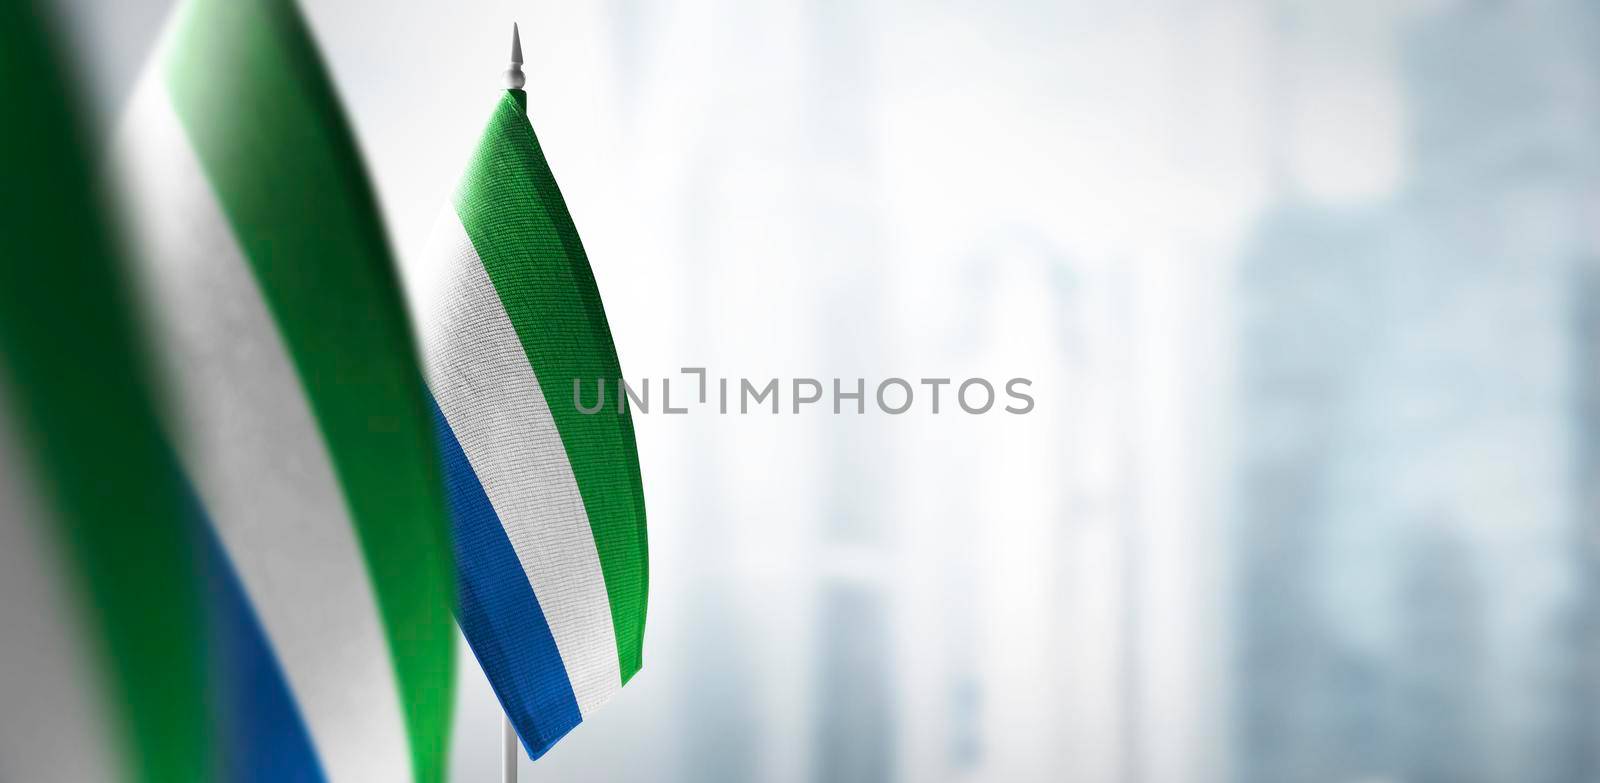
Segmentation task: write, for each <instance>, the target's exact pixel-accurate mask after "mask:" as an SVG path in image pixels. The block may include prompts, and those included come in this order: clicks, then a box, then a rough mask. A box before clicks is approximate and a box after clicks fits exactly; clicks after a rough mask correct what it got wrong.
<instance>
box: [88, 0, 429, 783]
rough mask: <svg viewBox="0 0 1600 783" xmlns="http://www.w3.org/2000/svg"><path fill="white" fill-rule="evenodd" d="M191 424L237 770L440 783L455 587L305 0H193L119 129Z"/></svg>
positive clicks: (185, 444)
mask: <svg viewBox="0 0 1600 783" xmlns="http://www.w3.org/2000/svg"><path fill="white" fill-rule="evenodd" d="M115 157H116V159H117V162H118V164H119V167H120V168H121V172H120V174H121V176H122V180H123V185H124V189H125V195H126V201H127V204H128V206H129V207H130V223H131V228H132V229H133V231H134V233H135V236H136V238H137V239H138V240H139V246H140V249H141V251H142V252H141V262H140V264H139V275H138V278H139V280H138V282H139V284H140V289H141V291H140V293H141V294H142V300H143V305H144V312H145V313H146V315H147V317H148V318H149V321H150V324H151V333H152V340H151V341H152V344H153V346H154V354H155V355H156V358H157V360H158V364H159V365H160V367H161V369H162V370H163V372H162V376H161V379H162V383H163V386H164V389H165V391H166V392H167V394H168V397H167V399H166V400H165V402H166V406H165V407H166V410H167V412H168V414H169V415H168V417H167V420H166V423H167V427H168V430H169V432H170V434H171V436H172V439H173V441H174V442H175V444H176V449H177V452H178V454H179V458H180V461H181V463H182V467H183V469H184V472H185V475H186V477H187V478H188V480H189V482H190V483H191V485H192V486H193V489H194V493H195V495H196V497H197V499H198V504H199V506H200V509H201V512H202V513H203V514H204V516H205V517H206V518H207V519H208V520H209V522H210V525H209V530H210V532H211V534H212V535H213V536H214V537H213V538H212V539H211V543H212V544H213V548H214V551H215V552H217V553H218V556H219V557H218V559H219V560H220V562H221V567H222V573H221V574H220V575H219V576H217V577H216V584H218V585H219V586H220V587H221V588H223V594H222V596H221V598H220V599H219V606H218V607H217V610H218V614H219V615H220V617H219V619H218V620H217V622H218V623H219V625H221V626H222V633H221V636H222V639H221V644H222V645H223V647H222V649H220V650H219V652H218V655H217V657H218V659H219V661H220V666H221V667H222V676H221V678H220V680H221V682H220V684H219V688H220V689H221V693H222V697H221V700H222V711H223V713H224V716H223V717H224V720H223V722H222V724H221V726H220V728H219V731H220V732H222V733H223V735H224V737H223V751H222V755H223V756H224V759H225V761H224V763H225V764H226V774H227V776H228V777H229V778H230V779H233V780H291V779H292V780H307V779H309V780H317V779H327V780H331V781H336V782H342V781H383V782H384V783H393V781H400V780H420V781H435V780H439V779H441V778H442V776H443V769H444V766H443V765H444V761H445V759H446V757H447V754H446V752H445V750H446V748H445V746H446V741H447V736H448V728H449V726H448V720H449V716H450V710H451V706H452V702H451V686H452V682H453V668H452V649H453V647H452V645H453V644H454V639H455V637H454V634H455V630H454V626H453V623H452V619H451V604H452V599H453V589H454V580H453V578H452V576H451V565H450V562H449V555H450V552H449V544H448V527H447V525H448V523H447V518H446V516H445V513H446V512H445V505H444V496H443V491H442V486H441V482H440V478H439V476H440V473H439V464H438V457H437V451H436V447H435V443H434V440H433V433H432V430H431V423H430V420H429V414H428V403H427V401H426V397H425V394H424V391H423V389H422V388H421V384H420V378H421V370H420V367H419V366H418V364H417V362H416V360H415V354H414V353H413V345H412V343H411V338H410V332H409V329H408V325H407V320H406V317H405V314H404V311H403V307H402V304H401V297H400V293H399V290H398V287H397V283H396V277H395V271H394V269H393V265H392V262H391V258H390V254H389V249H388V246H387V241H386V239H385V236H384V232H383V229H382V227H381V225H380V222H379V217H378V210H377V207H376V202H375V199H374V197H373V194H372V192H371V190H370V188H369V186H368V184H367V182H366V178H365V175H364V172H363V169H362V165H361V162H360V160H359V158H358V155H357V152H356V148H355V144H354V140H353V138H352V136H351V133H350V131H349V129H348V128H347V126H346V124H345V121H344V119H343V117H342V115H341V112H340V109H339V105H338V101H337V98H336V97H335V95H334V92H333V90H332V87H331V86H330V84H329V83H328V80H327V77H326V76H325V74H324V70H323V67H322V64H321V61H320V58H319V57H318V54H317V51H316V47H315V45H314V43H313V42H312V39H311V36H310V33H309V31H308V30H307V29H306V26H305V24H304V22H303V21H302V20H301V18H300V16H299V14H298V13H297V12H296V10H295V7H294V4H293V3H292V2H288V1H287V0H189V1H188V2H185V3H184V4H183V5H182V6H181V7H180V9H179V10H178V12H177V16H176V17H175V18H174V19H173V20H172V22H171V25H170V27H169V29H168V30H167V33H166V36H165V38H164V40H163V42H162V44H161V46H160V48H159V49H158V51H157V53H156V55H155V57H154V60H153V62H152V63H151V65H150V67H149V69H148V70H147V72H146V74H145V75H144V77H143V79H142V81H141V83H140V85H139V87H138V88H137V91H136V93H135V95H134V97H133V99H132V102H131V104H130V107H129V110H128V113H127V115H126V117H125V118H124V120H123V125H122V127H121V128H120V129H119V131H118V137H117V139H116V150H115Z"/></svg>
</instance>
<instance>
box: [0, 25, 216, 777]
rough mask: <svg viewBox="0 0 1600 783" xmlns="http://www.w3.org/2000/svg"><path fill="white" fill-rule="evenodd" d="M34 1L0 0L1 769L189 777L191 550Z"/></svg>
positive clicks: (195, 696) (195, 602)
mask: <svg viewBox="0 0 1600 783" xmlns="http://www.w3.org/2000/svg"><path fill="white" fill-rule="evenodd" d="M36 6H37V4H36V3H34V2H27V1H24V2H8V3H3V4H0V82H3V83H4V84H5V85H6V89H7V98H6V99H7V101H8V103H9V105H10V106H11V107H12V109H13V111H12V112H11V113H10V114H9V115H8V116H7V117H6V120H5V124H6V143H5V144H4V145H0V168H3V170H4V177H5V189H4V191H3V193H4V195H3V196H0V199H3V201H0V781H7V782H8V783H9V782H10V781H17V783H22V782H23V781H27V782H28V783H56V782H57V781H59V782H60V783H82V781H140V782H141V783H197V782H198V781H201V780H204V779H206V776H207V773H208V758H209V755H208V754H209V745H210V743H209V741H208V734H207V731H206V727H207V715H206V712H205V703H206V702H205V688H204V686H205V682H206V677H205V668H204V663H203V657H202V654H203V652H202V651H203V641H202V640H203V633H204V624H203V612H202V607H201V605H200V601H199V589H198V587H199V582H198V581H197V580H198V579H199V567H198V564H197V562H196V557H195V552H194V546H193V540H192V537H191V535H190V533H191V530H190V528H189V527H188V525H187V524H186V519H185V510H184V502H183V497H182V492H181V487H180V484H179V481H178V478H177V475H176V473H175V471H174V469H173V465H172V460H171V459H170V453H169V452H168V451H167V448H166V445H165V444H164V443H163V441H162V439H161V436H160V430H159V428H158V427H157V424H156V417H155V410H154V408H153V407H152V404H151V399H150V395H149V393H148V392H147V390H146V389H145V386H144V385H143V380H144V371H143V369H142V367H141V366H140V361H139V360H140V355H139V351H138V350H137V346H136V344H135V339H134V330H133V329H132V328H131V327H132V324H133V322H132V319H131V314H130V312H129V307H128V302H127V301H126V299H125V298H124V296H123V291H122V285H121V283H122V280H123V272H124V270H123V269H122V268H121V265H120V261H121V257H120V255H119V254H118V252H117V248H116V245H115V243H114V242H113V241H112V238H111V237H112V232H111V230H110V224H111V221H110V220H109V219H108V217H107V216H106V214H105V210H104V209H103V207H102V205H101V203H100V201H99V199H98V198H96V196H97V195H98V193H99V188H98V187H97V185H98V183H97V177H96V176H95V175H94V167H93V166H92V164H91V158H92V156H91V155H90V154H88V152H87V148H86V147H85V144H84V142H85V135H84V134H83V133H82V132H81V131H80V128H79V126H78V118H77V116H76V113H75V112H74V111H73V109H74V108H75V107H74V106H72V105H71V101H70V96H72V95H73V94H75V93H74V91H73V90H72V89H71V85H70V84H67V83H66V81H65V79H64V78H63V73H62V69H61V68H60V67H59V65H58V63H57V60H56V56H55V52H54V50H53V47H52V46H50V42H49V41H48V40H47V39H46V37H45V35H44V31H43V30H42V29H41V25H40V18H41V12H42V9H40V8H38V7H36Z"/></svg>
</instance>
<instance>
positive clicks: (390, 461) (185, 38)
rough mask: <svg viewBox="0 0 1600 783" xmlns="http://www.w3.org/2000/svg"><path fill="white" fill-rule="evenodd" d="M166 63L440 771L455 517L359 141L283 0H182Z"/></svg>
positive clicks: (416, 755)
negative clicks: (319, 439) (450, 522)
mask: <svg viewBox="0 0 1600 783" xmlns="http://www.w3.org/2000/svg"><path fill="white" fill-rule="evenodd" d="M167 66H168V68H167V79H168V87H169V89H170V91H171V94H172V99H173V103H174V108H175V110H176V112H177V114H178V116H179V118H180V119H181V121H182V123H183V126H184V129H185V131H186V132H187V134H188V136H189V139H190V142H191V144H192V145H193V146H194V149H195V152H196V153H197V156H198V157H199V159H200V161H201V163H202V166H203V167H204V169H205V171H206V175H207V177H208V179H209V180H210V183H211V186H212V188H213V189H214V190H215V191H216V194H217V197H218V200H219V201H220V202H221V204H222V207H223V211H224V212H225V213H226V215H227V216H228V220H229V223H230V224H231V225H232V227H233V231H234V234H235V236H236V237H237V238H238V240H239V244H240V247H241V248H243V250H244V252H245V255H246V257H247V258H248V259H249V261H250V264H251V267H252V269H253V272H254V275H255V278H256V281H257V283H258V285H259V286H260V287H261V290H262V292H263V295H264V296H265V298H266V301H267V304H268V307H269V309H270V310H271V312H272V314H273V317H274V320H275V321H276V322H277V325H278V329H279V331H280V332H281V334H282V335H283V338H284V341H285V343H286V344H287V345H288V347H289V351H290V353H291V355H292V356H293V359H294V363H295V367H296V370H297V371H298V373H299V376H300V381H301V384H302V385H303V387H304V388H305V390H306V392H307V397H308V399H309V401H310V403H311V408H312V410H313V411H314V412H315V415H316V418H317V423H318V425H319V427H320V429H321V431H322V435H323V439H324V440H325V441H326V443H327V446H328V451H329V454H330V456H331V457H332V460H333V464H334V466H335V470H336V471H337V474H338V477H339V481H340V483H341V485H342V487H343V489H344V494H345V499H346V502H347V503H348V504H349V507H350V512H351V517H352V518H353V519H354V522H355V526H356V530H357V535H358V537H359V539H360V541H361V546H362V549H363V553H364V554H365V557H366V562H367V569H368V573H369V575H370V577H371V579H372V583H373V588H374V592H375V593H376V594H377V598H378V603H379V610H380V612H381V614H382V616H383V620H384V626H385V628H386V631H387V634H388V640H389V645H390V649H391V651H392V653H393V657H394V664H395V671H396V673H397V677H398V678H399V689H400V701H401V702H402V704H403V705H404V706H405V709H406V711H407V714H406V716H405V722H406V729H407V733H408V735H409V737H410V740H411V748H412V761H413V765H414V769H415V772H416V777H417V779H418V780H423V781H432V780H440V779H442V778H443V776H444V764H445V761H446V759H447V754H446V748H445V745H446V742H447V739H448V736H449V733H448V730H449V718H450V710H451V704H452V702H451V686H452V682H453V672H452V665H451V664H452V654H453V650H454V643H455V635H454V620H453V619H452V617H451V613H450V608H451V605H452V602H453V595H454V593H453V590H454V587H453V580H452V578H451V574H450V563H449V561H448V557H449V551H450V550H449V546H448V539H447V535H448V527H447V525H446V518H445V516H444V513H445V512H444V505H443V495H442V488H441V486H440V484H439V473H438V466H437V454H436V452H435V451H434V445H433V439H432V430H431V429H430V424H429V419H428V418H427V413H426V407H425V403H424V400H423V397H422V389H423V387H422V384H421V382H420V379H421V377H422V376H421V371H420V369H419V368H418V365H417V362H416V357H415V354H414V353H413V346H412V343H411V336H410V332H409V329H408V326H407V320H406V317H405V313H404V311H403V309H402V305H401V298H400V293H399V288H398V283H397V280H396V276H395V271H394V268H393V266H392V264H391V260H390V254H389V248H388V243H387V240H386V238H385V236H384V234H383V228H382V225H381V222H380V219H379V215H378V209H377V204H376V200H375V198H374V196H373V194H372V192H371V191H370V189H369V186H368V185H367V181H366V176H365V172H364V171H363V169H362V165H361V162H360V159H359V156H358V154H357V151H356V148H355V142H354V139H353V137H352V135H351V133H350V131H349V129H348V127H347V126H346V124H345V121H344V119H343V116H342V114H341V112H340V109H339V104H338V100H337V97H336V96H335V94H334V92H333V89H332V87H331V85H330V84H329V83H328V81H327V77H326V75H325V73H324V69H323V66H322V63H321V60H320V58H319V57H318V55H317V52H316V47H315V44H314V43H313V41H312V39H311V36H310V32H309V30H307V29H306V27H305V25H304V23H303V21H302V20H301V19H300V16H299V14H298V13H297V12H296V10H295V8H294V4H293V3H291V2H287V0H195V1H194V2H191V3H190V5H189V7H188V8H187V13H185V15H184V16H183V18H182V21H181V23H180V24H179V27H178V29H177V31H176V35H175V37H174V39H173V48H172V51H171V59H170V60H169V61H168V63H167ZM352 718H353V719H355V718H354V716H352Z"/></svg>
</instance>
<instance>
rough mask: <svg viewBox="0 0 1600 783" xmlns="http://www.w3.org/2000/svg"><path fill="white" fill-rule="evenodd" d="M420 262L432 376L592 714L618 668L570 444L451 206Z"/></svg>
mask: <svg viewBox="0 0 1600 783" xmlns="http://www.w3.org/2000/svg"><path fill="white" fill-rule="evenodd" d="M418 274H419V277H420V278H421V279H420V280H419V281H418V283H419V285H417V286H415V299H416V301H415V303H414V304H415V307H414V309H413V312H414V313H416V321H417V329H418V331H419V332H420V333H421V340H422V346H423V358H424V360H425V363H426V364H427V371H428V384H429V386H430V387H431V389H432V391H433V394H434V398H435V399H437V400H438V402H439V409H440V410H441V411H442V412H443V413H444V417H445V420H446V421H447V422H449V424H450V428H451V429H452V430H454V431H455V435H456V439H457V440H459V441H460V443H461V449H462V451H464V452H466V455H467V461H468V462H470V463H471V464H472V470H473V472H475V473H477V474H478V480H479V481H480V482H481V483H482V484H483V489H484V492H485V494H487V495H488V496H489V502H490V504H491V505H493V506H494V510H495V513H496V514H497V515H498V516H499V517H500V523H501V524H502V525H503V526H504V527H505V528H506V536H507V537H508V538H510V539H511V546H512V548H513V549H515V550H516V552H517V559H518V561H520V562H521V564H522V570H523V572H524V573H526V574H527V575H528V583H529V584H530V585H531V586H532V587H533V592H534V595H535V597H537V598H538V600H539V607H540V609H542V610H543V611H544V616H545V620H546V621H547V622H548V623H549V624H550V633H551V635H552V636H554V637H555V642H556V649H557V650H559V651H560V652H561V661H562V663H563V664H564V665H565V666H566V669H567V678H568V680H570V681H571V683H572V692H573V694H574V695H575V696H576V697H577V700H578V709H579V711H580V712H582V713H583V714H584V715H585V716H587V715H588V714H589V713H590V711H591V710H593V709H595V708H597V707H599V706H600V705H601V704H604V703H605V702H606V700H608V699H610V698H611V696H612V694H614V693H616V692H617V691H618V690H619V689H620V688H621V687H622V674H621V669H620V666H619V664H618V661H617V638H616V632H615V630H614V628H613V626H612V624H611V603H610V600H609V599H608V598H607V596H606V583H605V576H604V575H603V574H602V573H601V571H600V554H599V552H598V551H596V550H595V545H594V535H593V533H591V532H590V530H589V517H588V514H586V513H585V512H584V507H583V497H582V496H581V495H580V494H579V493H578V482H577V479H576V478H575V477H574V476H573V474H572V466H571V465H570V464H568V463H567V456H566V454H567V452H566V447H565V446H563V445H562V443H561V434H560V432H558V431H557V430H556V423H555V419H554V418H552V417H551V415H550V407H549V405H547V404H546V403H545V399H544V392H543V391H542V390H541V389H540V388H539V379H538V378H536V377H534V374H533V367H532V366H531V365H529V364H528V357H527V354H526V353H524V352H523V350H522V343H521V342H520V341H519V340H518V338H517V333H516V328H515V327H513V326H512V325H511V319H510V317H509V316H507V315H506V312H505V309H504V308H503V307H502V306H501V304H500V297H499V295H498V294H497V293H496V292H495V289H494V284H493V283H492V282H491V281H490V280H489V275H488V273H487V272H486V271H484V268H483V261H482V260H480V259H479V258H478V253H477V251H476V250H475V249H473V247H472V240H471V239H469V238H468V237H467V231H466V229H465V228H463V227H462V226H461V220H460V218H458V217H457V216H456V213H455V210H453V209H447V210H445V214H444V215H442V216H441V217H440V218H439V222H438V223H437V224H436V225H435V226H434V232H433V237H432V239H431V240H430V243H429V247H428V251H427V252H426V253H425V254H424V255H423V263H422V264H421V270H420V271H419V273H418ZM560 380H562V381H564V382H567V383H570V382H571V379H560Z"/></svg>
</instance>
